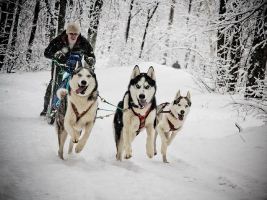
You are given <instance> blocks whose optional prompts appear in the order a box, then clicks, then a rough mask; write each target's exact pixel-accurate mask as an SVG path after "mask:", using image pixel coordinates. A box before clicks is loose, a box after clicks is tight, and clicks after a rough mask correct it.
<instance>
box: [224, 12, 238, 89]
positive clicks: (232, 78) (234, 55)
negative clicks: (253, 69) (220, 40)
mask: <svg viewBox="0 0 267 200" xmlns="http://www.w3.org/2000/svg"><path fill="white" fill-rule="evenodd" d="M240 17H241V16H236V19H235V20H236V21H238V19H239V18H240ZM240 28H241V27H240V23H237V24H236V26H235V28H234V30H233V31H234V35H233V38H232V44H231V49H230V57H231V61H230V69H229V74H228V78H227V79H228V80H227V83H228V92H234V91H235V88H236V84H237V78H238V70H239V68H240V61H241V42H240V37H241V34H240V32H241V30H240Z"/></svg>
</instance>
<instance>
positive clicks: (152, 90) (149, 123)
mask: <svg viewBox="0 0 267 200" xmlns="http://www.w3.org/2000/svg"><path fill="white" fill-rule="evenodd" d="M155 94H156V78H155V72H154V69H153V67H150V68H149V69H148V71H147V73H140V70H139V67H138V66H137V65H136V66H135V67H134V69H133V72H132V75H131V80H130V83H129V85H128V91H127V92H126V93H125V95H124V97H123V100H122V101H120V102H119V104H118V108H117V110H116V113H115V116H114V121H113V125H114V133H115V142H116V148H117V154H116V159H117V160H120V161H121V160H122V154H123V152H124V151H125V156H124V157H125V158H126V159H129V158H131V157H132V146H131V143H132V142H133V140H134V138H135V137H136V135H138V134H139V132H140V131H141V130H142V129H143V128H145V129H146V132H147V140H146V153H147V156H148V157H149V158H152V157H153V156H154V146H153V138H154V135H155V122H156V98H155Z"/></svg>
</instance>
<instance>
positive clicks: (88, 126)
mask: <svg viewBox="0 0 267 200" xmlns="http://www.w3.org/2000/svg"><path fill="white" fill-rule="evenodd" d="M82 81H86V86H87V89H86V91H85V92H84V94H81V93H78V94H77V93H76V91H77V89H78V88H79V85H81V82H82ZM69 84H70V88H71V94H68V95H67V99H68V103H67V111H66V114H65V118H64V131H63V132H62V136H61V137H59V138H60V141H59V151H58V153H59V157H60V158H62V159H63V147H64V143H65V140H66V137H67V134H69V135H70V136H71V140H70V144H69V153H71V152H72V148H73V143H77V145H76V147H75V152H76V153H79V152H81V151H82V149H83V148H84V145H85V144H86V141H87V140H88V138H89V135H90V133H91V130H92V127H93V125H94V122H95V117H96V111H97V107H98V102H97V100H96V99H91V100H88V97H89V96H90V95H92V92H93V89H94V88H95V85H96V80H94V79H93V78H92V75H91V74H90V72H89V71H88V70H87V69H85V68H83V69H81V71H80V72H79V73H78V74H75V75H73V77H72V79H71V80H70V82H69ZM94 92H97V91H94ZM67 93H68V91H67V90H66V89H63V88H61V89H59V90H58V91H57V96H58V97H59V98H62V97H64V96H65V95H66V94H67ZM71 104H74V105H75V107H76V109H77V111H78V113H79V114H81V113H83V112H84V111H86V110H87V109H88V108H90V109H89V110H88V112H86V113H85V114H84V115H83V116H82V117H81V118H80V119H79V120H78V121H77V116H76V114H75V111H74V110H73V107H72V105H71ZM81 131H82V133H81V134H80V132H81Z"/></svg>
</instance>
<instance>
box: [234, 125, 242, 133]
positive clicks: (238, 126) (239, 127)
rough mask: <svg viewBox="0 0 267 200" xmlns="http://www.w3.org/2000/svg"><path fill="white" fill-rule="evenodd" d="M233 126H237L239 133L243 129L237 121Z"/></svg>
mask: <svg viewBox="0 0 267 200" xmlns="http://www.w3.org/2000/svg"><path fill="white" fill-rule="evenodd" d="M235 126H236V127H237V129H238V132H239V133H240V132H241V131H243V129H242V127H241V126H240V125H239V124H238V123H235Z"/></svg>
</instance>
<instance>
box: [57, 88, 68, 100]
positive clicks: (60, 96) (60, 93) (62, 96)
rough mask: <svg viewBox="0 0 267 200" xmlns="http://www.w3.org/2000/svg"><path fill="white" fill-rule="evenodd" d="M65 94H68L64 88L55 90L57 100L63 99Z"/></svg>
mask: <svg viewBox="0 0 267 200" xmlns="http://www.w3.org/2000/svg"><path fill="white" fill-rule="evenodd" d="M67 94H68V90H66V89H64V88H60V89H58V90H57V97H58V98H59V99H63V98H64V97H65V96H66V95H67Z"/></svg>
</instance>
